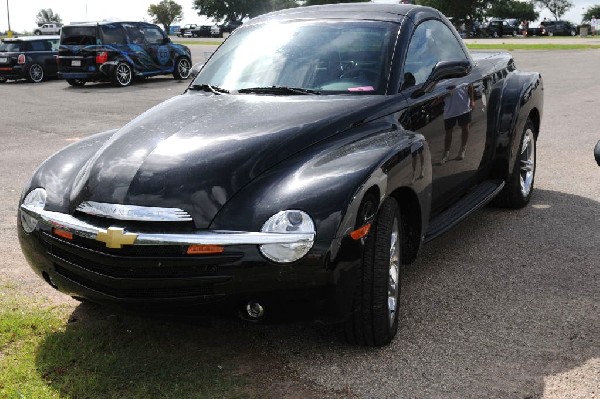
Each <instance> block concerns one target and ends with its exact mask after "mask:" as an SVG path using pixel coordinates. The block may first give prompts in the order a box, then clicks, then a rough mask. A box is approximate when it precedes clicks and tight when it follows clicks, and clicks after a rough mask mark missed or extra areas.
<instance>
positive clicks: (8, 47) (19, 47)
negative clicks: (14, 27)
mask: <svg viewBox="0 0 600 399" xmlns="http://www.w3.org/2000/svg"><path fill="white" fill-rule="evenodd" d="M24 50H25V46H23V43H11V42H8V43H6V42H2V43H1V44H0V51H6V52H18V51H24Z"/></svg>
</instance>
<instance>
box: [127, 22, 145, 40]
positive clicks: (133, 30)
mask: <svg viewBox="0 0 600 399" xmlns="http://www.w3.org/2000/svg"><path fill="white" fill-rule="evenodd" d="M123 28H125V32H127V37H128V38H129V41H128V42H129V44H143V43H144V36H143V34H142V30H141V29H140V27H139V26H136V25H123Z"/></svg>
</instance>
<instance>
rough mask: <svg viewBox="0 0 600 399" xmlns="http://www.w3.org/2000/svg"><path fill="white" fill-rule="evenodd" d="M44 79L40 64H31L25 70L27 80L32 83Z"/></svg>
mask: <svg viewBox="0 0 600 399" xmlns="http://www.w3.org/2000/svg"><path fill="white" fill-rule="evenodd" d="M42 80H44V68H42V66H41V65H40V64H33V65H31V66H30V67H29V71H28V72H27V81H28V82H32V83H40V82H41V81H42Z"/></svg>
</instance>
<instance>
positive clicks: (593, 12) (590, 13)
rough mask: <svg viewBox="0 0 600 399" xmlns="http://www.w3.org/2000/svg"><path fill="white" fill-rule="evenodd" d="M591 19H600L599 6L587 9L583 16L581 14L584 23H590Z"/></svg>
mask: <svg viewBox="0 0 600 399" xmlns="http://www.w3.org/2000/svg"><path fill="white" fill-rule="evenodd" d="M592 17H596V18H600V5H596V6H591V7H589V8H588V9H587V11H586V12H585V14H583V20H584V21H587V22H590V21H591V20H592Z"/></svg>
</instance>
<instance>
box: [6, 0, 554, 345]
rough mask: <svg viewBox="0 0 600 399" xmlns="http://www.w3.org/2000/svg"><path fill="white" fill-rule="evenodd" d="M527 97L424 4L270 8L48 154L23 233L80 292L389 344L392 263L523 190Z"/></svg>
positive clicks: (534, 118) (497, 57) (518, 202)
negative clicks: (145, 95)
mask: <svg viewBox="0 0 600 399" xmlns="http://www.w3.org/2000/svg"><path fill="white" fill-rule="evenodd" d="M542 103H543V84H542V79H541V76H540V75H539V74H538V73H527V72H521V71H519V70H517V68H516V66H515V63H514V62H513V60H512V58H511V56H510V55H509V54H506V53H496V54H494V53H481V54H470V53H469V52H468V51H467V49H466V47H465V45H464V44H463V42H462V40H461V38H460V36H459V35H458V33H457V32H456V31H455V29H454V28H453V27H452V25H451V23H450V22H449V21H448V20H447V19H446V18H445V17H444V16H443V15H442V14H441V13H440V12H439V11H436V10H434V9H432V8H426V7H420V6H413V5H397V4H396V5H383V4H374V3H362V4H361V3H352V4H338V5H326V6H311V7H306V8H301V9H293V10H283V11H279V12H275V13H271V14H266V15H263V16H260V17H258V18H256V19H253V20H250V21H248V22H247V23H245V24H244V25H243V26H241V27H239V28H238V29H236V30H235V31H234V32H233V33H232V34H231V36H229V37H228V39H227V40H225V42H224V43H223V44H222V45H221V46H220V47H219V48H218V50H217V51H216V52H215V53H214V54H213V55H212V57H211V58H210V59H209V60H208V61H207V63H206V64H205V65H204V66H203V68H202V69H201V70H200V72H199V73H198V75H197V76H196V77H195V79H194V80H193V82H192V83H191V84H190V86H189V88H188V90H187V91H186V92H185V93H184V94H182V95H179V96H176V97H174V98H172V99H170V100H168V101H166V102H164V103H162V104H160V105H158V106H156V107H154V108H153V109H151V110H149V111H147V112H145V113H144V114H143V115H141V116H139V117H138V118H136V119H134V120H133V121H131V122H130V123H128V124H127V125H126V126H124V127H123V128H121V129H117V130H113V131H108V132H105V133H101V134H98V135H94V136H91V137H89V138H87V139H84V140H81V141H80V142H77V143H74V144H72V145H71V146H69V147H67V148H65V149H64V150H62V151H60V152H58V153H57V154H56V155H54V156H52V157H50V158H49V159H48V160H46V161H45V162H44V163H43V164H42V165H41V166H40V167H39V169H38V170H37V171H36V172H35V173H34V174H33V177H32V178H31V180H30V181H29V182H28V183H27V185H26V187H25V189H24V191H23V193H22V196H21V199H20V203H19V217H18V234H19V238H20V242H21V247H22V250H23V252H24V254H25V257H26V258H27V260H28V261H29V262H30V264H31V265H32V267H33V269H34V270H35V271H36V272H37V273H38V274H39V275H40V276H41V277H43V278H44V279H45V280H46V281H47V282H48V283H49V284H50V285H51V286H53V287H54V288H56V289H58V290H60V291H62V292H64V293H66V294H69V295H71V296H74V297H77V298H83V299H85V300H88V301H92V302H97V303H102V304H109V305H114V306H119V307H122V308H126V309H133V310H141V311H145V312H150V311H154V312H160V313H173V312H175V311H184V312H189V313H193V314H202V313H204V312H208V313H211V312H217V313H219V312H221V313H219V314H222V312H224V311H228V310H237V311H239V312H240V313H241V314H242V315H243V316H244V317H246V318H249V319H253V320H260V319H264V318H270V317H274V318H275V317H277V316H278V315H284V316H294V317H301V316H305V315H308V316H309V317H311V318H313V319H319V320H323V321H327V322H333V323H340V324H341V325H342V326H343V327H344V329H345V332H346V337H347V338H348V340H349V341H350V342H352V343H355V344H359V345H371V346H381V345H386V344H388V343H389V342H390V341H391V340H392V339H393V337H394V336H395V334H396V331H397V327H398V304H399V294H400V280H399V278H400V274H401V273H400V270H401V267H402V266H401V265H402V264H406V263H410V262H413V261H414V260H415V258H416V257H417V254H418V252H419V249H420V248H421V246H422V245H423V244H424V243H427V242H429V241H431V240H433V239H434V238H436V237H438V236H440V235H441V234H442V233H444V232H446V231H448V230H449V229H450V228H452V227H453V226H455V225H456V224H457V223H458V222H460V221H461V220H463V219H464V218H465V217H467V216H468V215H470V214H471V213H473V212H474V211H476V210H477V209H479V208H480V207H482V206H484V205H485V204H487V203H490V202H494V203H495V204H496V205H498V206H504V207H508V208H521V207H524V206H525V205H527V203H528V202H529V200H530V198H531V195H532V192H533V182H534V176H535V166H536V163H535V159H536V157H535V154H536V151H535V150H536V145H535V143H536V140H537V139H538V134H539V129H540V121H541V118H542ZM465 109H466V111H460V112H459V111H457V110H465ZM456 124H458V125H459V127H456ZM453 135H454V136H455V137H454V140H452V136H453ZM450 155H451V156H450ZM510 218H511V219H514V215H513V216H510ZM490 228H493V227H492V226H490ZM482 250H493V243H490V248H488V249H482ZM432 295H435V294H434V293H432Z"/></svg>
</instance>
